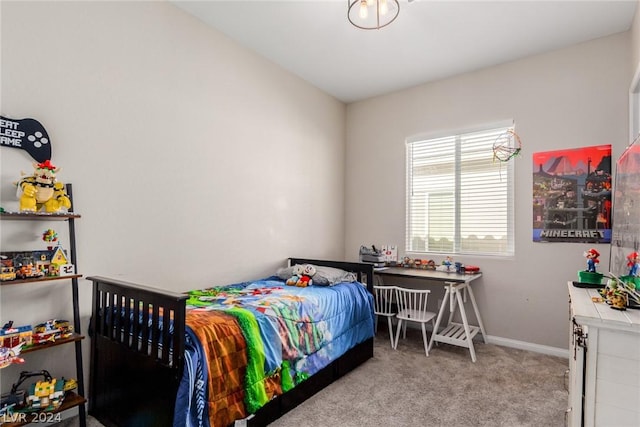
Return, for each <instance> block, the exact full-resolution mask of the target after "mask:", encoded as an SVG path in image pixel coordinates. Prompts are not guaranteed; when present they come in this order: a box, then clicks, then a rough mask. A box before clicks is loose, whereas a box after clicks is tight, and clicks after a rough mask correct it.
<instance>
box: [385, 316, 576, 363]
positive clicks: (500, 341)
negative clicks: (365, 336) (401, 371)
mask: <svg viewBox="0 0 640 427" xmlns="http://www.w3.org/2000/svg"><path fill="white" fill-rule="evenodd" d="M381 325H382V327H384V328H386V327H387V325H386V320H385V321H384V323H382V324H381ZM426 326H427V328H426V329H427V331H429V333H431V332H433V328H432V327H431V324H430V323H427V325H426ZM378 327H381V326H380V325H378ZM407 327H408V328H411V329H418V330H420V326H419V325H418V324H417V323H414V322H409V324H408V325H407ZM393 333H394V334H395V333H396V322H395V321H394V323H393ZM429 339H430V338H429ZM473 341H474V342H483V341H482V335H481V334H480V333H478V334H477V335H476V336H475V337H474V338H473ZM487 342H488V343H489V344H494V345H500V346H502V347H511V348H517V349H519V350H527V351H533V352H536V353H541V354H547V355H549V356H557V357H563V358H565V359H568V358H569V349H566V348H558V347H551V346H548V345H542V344H534V343H530V342H526V341H518V340H513V339H511V338H502V337H497V336H494V335H487Z"/></svg>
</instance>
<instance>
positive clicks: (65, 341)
mask: <svg viewBox="0 0 640 427" xmlns="http://www.w3.org/2000/svg"><path fill="white" fill-rule="evenodd" d="M83 339H84V335H80V334H76V333H73V334H71V336H70V337H67V338H58V339H57V340H55V341H51V342H46V343H43V344H35V345H33V346H32V347H27V348H25V349H24V350H22V351H21V352H20V355H23V354H26V353H31V352H34V351H39V350H44V349H47V348H51V347H55V346H58V345H62V344H68V343H70V342H76V341H80V340H83Z"/></svg>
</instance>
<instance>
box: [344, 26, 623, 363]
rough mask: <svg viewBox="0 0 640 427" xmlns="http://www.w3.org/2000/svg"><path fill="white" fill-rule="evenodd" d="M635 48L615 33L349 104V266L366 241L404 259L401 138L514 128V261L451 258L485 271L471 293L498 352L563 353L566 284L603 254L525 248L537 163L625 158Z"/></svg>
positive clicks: (603, 266)
mask: <svg viewBox="0 0 640 427" xmlns="http://www.w3.org/2000/svg"><path fill="white" fill-rule="evenodd" d="M630 48H631V45H630V34H629V33H628V32H627V33H622V34H618V35H613V36H610V37H606V38H602V39H597V40H593V41H591V42H588V43H584V44H580V45H576V46H573V47H569V48H566V49H562V50H558V51H554V52H551V53H547V54H543V55H537V56H533V57H529V58H526V59H523V60H519V61H515V62H511V63H506V64H503V65H499V66H496V67H492V68H487V69H483V70H479V71H476V72H471V73H467V74H464V75H460V76H457V77H453V78H450V79H446V80H442V81H438V82H435V83H431V84H425V85H421V86H418V87H414V88H411V89H408V90H405V91H401V92H396V93H392V94H390V95H387V96H381V97H378V98H373V99H369V100H365V101H362V102H357V103H353V104H350V105H348V106H347V141H348V143H347V159H346V161H347V164H348V165H350V167H349V169H348V170H347V175H346V179H347V181H346V240H345V253H346V255H347V258H350V259H352V260H355V259H357V257H358V248H359V246H360V245H361V244H366V245H371V244H372V243H373V244H377V245H382V244H394V243H395V244H398V245H399V248H400V250H401V253H402V255H404V252H403V248H404V236H405V145H404V142H405V140H406V138H407V137H410V136H412V135H418V134H430V133H438V132H443V131H454V130H456V129H465V128H469V127H474V126H477V125H483V124H488V123H495V122H498V121H502V120H508V119H513V120H515V123H516V131H517V132H518V134H519V135H520V137H521V140H522V143H523V149H522V152H521V154H520V155H519V156H518V157H517V158H515V160H514V162H515V168H516V175H515V185H516V187H515V227H516V231H515V239H516V240H515V245H516V246H515V250H516V253H515V256H514V257H512V258H490V257H468V256H458V257H455V259H456V260H460V261H462V262H464V263H468V264H473V265H479V266H480V267H481V269H482V270H483V272H484V276H483V278H482V279H481V280H480V281H478V282H476V283H477V284H475V285H474V287H475V288H474V289H475V295H476V299H477V300H478V304H479V307H480V312H481V314H482V316H483V320H484V325H485V328H486V331H487V334H488V335H490V336H491V337H492V340H493V342H497V343H503V344H509V345H515V346H521V345H524V346H525V347H526V345H527V343H531V344H534V345H537V346H538V348H537V349H538V350H540V349H543V350H544V349H545V348H546V347H548V348H546V350H545V351H550V352H552V353H554V352H556V350H554V349H566V348H567V347H568V340H567V337H568V334H569V330H568V319H569V318H568V305H567V298H568V296H567V281H568V280H576V279H577V271H578V270H582V269H584V268H586V260H585V258H584V257H583V255H582V253H583V252H584V251H585V250H587V249H589V248H590V247H592V246H595V247H596V248H597V249H598V250H599V251H600V253H601V254H602V256H601V257H600V259H601V263H600V267H599V270H600V271H608V259H609V250H608V245H591V244H570V243H534V242H532V231H531V227H532V207H531V197H532V154H533V153H535V152H539V151H548V150H556V149H563V148H579V147H583V146H591V145H599V144H612V146H613V155H614V158H617V156H618V155H620V153H621V152H622V150H623V149H624V147H626V144H627V142H628V141H627V135H628V133H627V132H628V127H627V126H628V90H629V83H630V81H631V72H630V67H629V65H628V64H629V57H630ZM410 255H411V254H410ZM433 258H434V259H435V260H437V262H440V261H441V260H442V258H444V256H440V257H438V256H436V255H434V256H433ZM436 289H437V288H434V294H432V295H438V293H436ZM438 291H439V292H440V293H441V292H442V290H441V289H438ZM437 298H442V296H441V295H439V296H437ZM545 346H546V347H545ZM560 353H562V352H560Z"/></svg>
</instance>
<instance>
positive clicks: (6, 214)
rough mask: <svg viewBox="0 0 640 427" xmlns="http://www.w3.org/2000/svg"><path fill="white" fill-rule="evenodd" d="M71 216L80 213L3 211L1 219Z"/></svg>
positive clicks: (76, 215)
mask: <svg viewBox="0 0 640 427" xmlns="http://www.w3.org/2000/svg"><path fill="white" fill-rule="evenodd" d="M71 218H80V215H78V214H76V213H73V212H65V213H43V212H1V213H0V219H3V220H21V219H22V220H40V221H66V220H68V219H71Z"/></svg>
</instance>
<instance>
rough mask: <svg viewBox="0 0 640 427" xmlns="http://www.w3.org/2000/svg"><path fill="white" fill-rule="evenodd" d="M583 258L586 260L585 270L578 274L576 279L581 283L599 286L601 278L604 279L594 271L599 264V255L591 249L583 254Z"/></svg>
mask: <svg viewBox="0 0 640 427" xmlns="http://www.w3.org/2000/svg"><path fill="white" fill-rule="evenodd" d="M583 256H584V257H585V258H587V269H586V270H583V271H579V272H578V279H579V280H580V282H581V283H589V284H593V285H600V283H602V278H603V277H604V276H603V274H602V273H598V272H597V271H596V266H597V265H598V263H599V262H600V260H599V259H598V258H599V257H600V253H599V252H598V251H597V250H595V249H593V248H591V249H589V250H588V251H586V252H584V253H583Z"/></svg>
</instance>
